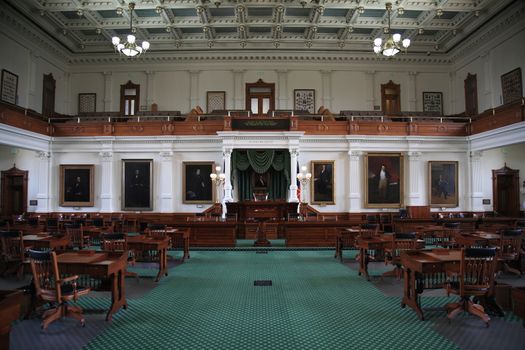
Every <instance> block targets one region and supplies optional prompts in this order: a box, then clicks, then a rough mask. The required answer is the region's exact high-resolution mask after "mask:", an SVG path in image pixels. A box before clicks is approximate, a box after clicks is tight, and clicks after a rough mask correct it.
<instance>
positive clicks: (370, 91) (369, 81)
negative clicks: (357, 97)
mask: <svg viewBox="0 0 525 350" xmlns="http://www.w3.org/2000/svg"><path fill="white" fill-rule="evenodd" d="M365 75H366V85H365V86H364V88H365V90H366V91H367V94H366V96H367V98H366V107H367V108H368V110H370V111H373V110H374V103H375V92H376V90H375V88H374V81H375V76H376V72H375V71H368V72H365Z"/></svg>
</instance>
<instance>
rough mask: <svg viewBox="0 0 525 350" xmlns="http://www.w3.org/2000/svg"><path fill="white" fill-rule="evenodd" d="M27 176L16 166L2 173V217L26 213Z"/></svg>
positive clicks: (25, 172)
mask: <svg viewBox="0 0 525 350" xmlns="http://www.w3.org/2000/svg"><path fill="white" fill-rule="evenodd" d="M27 174H28V172H27V171H25V170H20V169H18V168H16V166H13V167H12V168H11V169H9V170H6V171H2V178H1V181H2V216H12V215H22V214H24V213H26V212H27Z"/></svg>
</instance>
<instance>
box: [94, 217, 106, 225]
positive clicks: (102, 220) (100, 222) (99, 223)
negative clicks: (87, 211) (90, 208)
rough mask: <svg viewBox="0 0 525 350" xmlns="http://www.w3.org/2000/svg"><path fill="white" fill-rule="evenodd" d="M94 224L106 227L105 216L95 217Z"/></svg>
mask: <svg viewBox="0 0 525 350" xmlns="http://www.w3.org/2000/svg"><path fill="white" fill-rule="evenodd" d="M93 226H95V227H104V219H103V218H94V219H93Z"/></svg>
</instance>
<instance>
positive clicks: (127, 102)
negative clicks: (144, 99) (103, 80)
mask: <svg viewBox="0 0 525 350" xmlns="http://www.w3.org/2000/svg"><path fill="white" fill-rule="evenodd" d="M139 104H140V85H139V84H133V83H132V82H131V80H129V81H128V82H127V83H126V84H123V85H120V113H121V114H122V115H136V114H137V112H138V110H139Z"/></svg>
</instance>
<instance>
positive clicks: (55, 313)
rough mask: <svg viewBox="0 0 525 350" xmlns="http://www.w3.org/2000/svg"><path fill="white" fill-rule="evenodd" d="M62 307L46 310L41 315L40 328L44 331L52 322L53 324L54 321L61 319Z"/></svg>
mask: <svg viewBox="0 0 525 350" xmlns="http://www.w3.org/2000/svg"><path fill="white" fill-rule="evenodd" d="M63 311H64V310H63V306H62V305H60V306H57V307H56V308H54V309H51V310H47V311H46V312H44V314H43V315H42V318H43V319H42V323H41V324H40V327H41V328H42V329H43V330H45V329H46V328H47V327H48V326H49V325H50V324H51V323H52V322H55V321H56V320H58V319H60V318H61V317H62V313H63Z"/></svg>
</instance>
